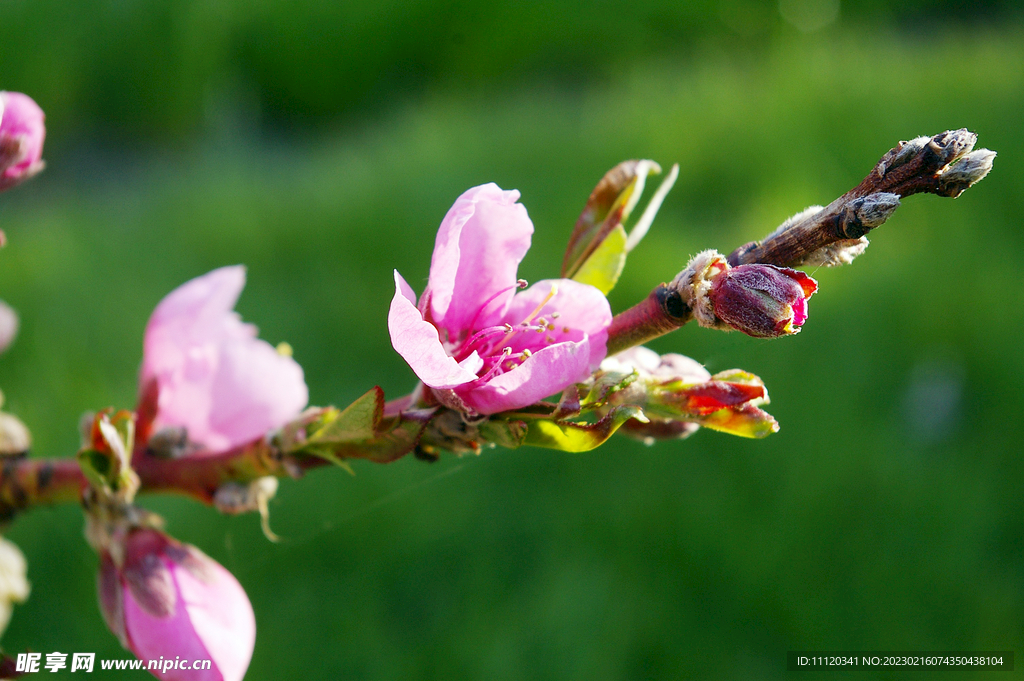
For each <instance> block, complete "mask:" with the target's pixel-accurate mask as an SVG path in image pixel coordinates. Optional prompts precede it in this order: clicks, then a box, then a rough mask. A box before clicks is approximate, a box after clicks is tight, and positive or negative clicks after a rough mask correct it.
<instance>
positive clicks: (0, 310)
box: [0, 300, 19, 352]
mask: <svg viewBox="0 0 1024 681" xmlns="http://www.w3.org/2000/svg"><path fill="white" fill-rule="evenodd" d="M18 326H19V324H18V313H17V312H15V311H14V308H12V307H11V306H10V305H8V304H7V303H5V302H4V301H2V300H0V352H6V351H7V348H9V347H11V343H13V342H14V338H15V337H16V336H17V335H18Z"/></svg>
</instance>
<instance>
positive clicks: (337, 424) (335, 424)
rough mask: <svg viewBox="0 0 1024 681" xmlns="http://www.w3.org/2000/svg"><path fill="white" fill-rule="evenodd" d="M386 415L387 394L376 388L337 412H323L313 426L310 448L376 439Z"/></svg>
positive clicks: (332, 409)
mask: <svg viewBox="0 0 1024 681" xmlns="http://www.w3.org/2000/svg"><path fill="white" fill-rule="evenodd" d="M383 413H384V391H383V390H381V389H380V387H379V386H374V387H373V389H371V390H370V391H368V392H367V393H366V394H365V395H363V396H362V397H360V398H359V399H357V400H356V401H355V402H353V403H352V404H350V405H348V406H347V407H345V409H344V410H342V411H338V410H337V409H335V408H333V407H328V408H327V409H326V410H324V412H323V414H321V416H320V418H319V419H318V423H314V424H311V425H310V426H309V427H308V430H309V431H311V432H310V434H309V436H308V437H307V438H306V443H307V444H320V443H325V444H336V443H342V442H354V441H359V440H369V439H372V438H374V437H375V436H376V435H377V432H378V429H379V426H380V421H381V417H382V416H383Z"/></svg>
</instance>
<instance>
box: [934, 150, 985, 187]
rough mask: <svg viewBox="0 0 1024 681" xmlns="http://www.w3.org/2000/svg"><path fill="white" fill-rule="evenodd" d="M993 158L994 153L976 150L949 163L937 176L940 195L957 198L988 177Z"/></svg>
mask: <svg viewBox="0 0 1024 681" xmlns="http://www.w3.org/2000/svg"><path fill="white" fill-rule="evenodd" d="M995 158H996V152H994V151H991V150H989V149H978V150H977V151H972V152H971V153H969V154H965V155H964V156H961V157H960V158H958V159H957V160H955V161H953V162H952V163H950V164H949V165H948V166H947V167H946V169H945V170H943V171H942V174H940V175H939V189H940V190H942V194H944V195H947V196H954V197H955V196H959V195H960V193H961V192H963V191H964V190H965V189H967V188H968V187H970V186H971V185H972V184H974V183H975V182H977V181H978V180H980V179H982V178H983V177H985V176H986V175H988V172H989V171H990V170H992V162H993V161H994V160H995Z"/></svg>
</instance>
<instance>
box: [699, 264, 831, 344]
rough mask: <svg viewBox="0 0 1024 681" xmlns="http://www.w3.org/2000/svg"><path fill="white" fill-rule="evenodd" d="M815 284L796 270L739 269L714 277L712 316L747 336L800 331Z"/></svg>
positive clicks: (781, 334) (782, 334) (769, 268)
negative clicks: (713, 313) (713, 314)
mask: <svg viewBox="0 0 1024 681" xmlns="http://www.w3.org/2000/svg"><path fill="white" fill-rule="evenodd" d="M816 290H818V282H816V281H815V280H814V279H812V278H811V277H809V276H807V275H806V274H804V273H803V272H800V271H799V270H791V269H789V268H788V267H775V266H774V265H762V264H752V265H740V266H738V267H733V268H731V269H729V270H728V271H725V272H722V273H720V274H718V275H716V276H715V277H714V279H713V280H712V284H711V293H710V298H711V304H712V306H713V307H714V312H715V316H716V317H718V318H719V319H720V320H722V321H723V322H725V323H726V324H728V325H729V326H731V327H732V328H734V329H736V330H738V331H742V332H743V333H745V334H747V335H748V336H754V337H756V338H777V337H778V336H785V335H788V334H794V333H797V332H798V331H800V326H801V325H803V323H804V321H805V320H806V319H807V299H808V298H810V297H811V295H812V294H813V293H814V292H815V291H816Z"/></svg>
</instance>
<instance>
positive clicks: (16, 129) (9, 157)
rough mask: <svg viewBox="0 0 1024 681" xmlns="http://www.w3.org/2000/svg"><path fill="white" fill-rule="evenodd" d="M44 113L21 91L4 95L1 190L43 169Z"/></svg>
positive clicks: (0, 101)
mask: <svg viewBox="0 0 1024 681" xmlns="http://www.w3.org/2000/svg"><path fill="white" fill-rule="evenodd" d="M44 118H45V116H44V115H43V110H42V109H40V108H39V105H38V104H36V103H35V102H34V101H33V100H32V98H31V97H29V96H28V95H23V94H21V93H20V92H0V191H3V190H4V189H10V188H11V187H13V186H14V185H16V184H18V183H19V182H23V181H25V180H27V179H28V178H30V177H32V176H33V175H35V174H36V173H38V172H39V171H40V170H42V169H43V161H42V157H43V139H44V138H45V137H46V126H45V125H43V119H44Z"/></svg>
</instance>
